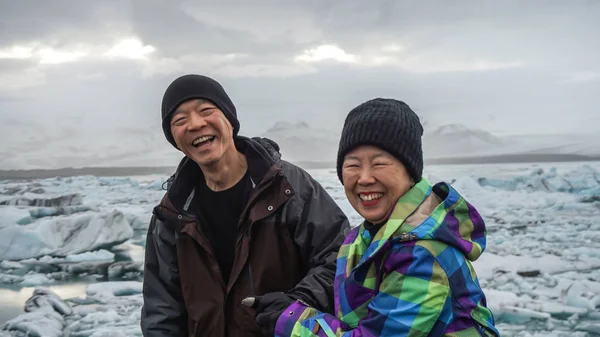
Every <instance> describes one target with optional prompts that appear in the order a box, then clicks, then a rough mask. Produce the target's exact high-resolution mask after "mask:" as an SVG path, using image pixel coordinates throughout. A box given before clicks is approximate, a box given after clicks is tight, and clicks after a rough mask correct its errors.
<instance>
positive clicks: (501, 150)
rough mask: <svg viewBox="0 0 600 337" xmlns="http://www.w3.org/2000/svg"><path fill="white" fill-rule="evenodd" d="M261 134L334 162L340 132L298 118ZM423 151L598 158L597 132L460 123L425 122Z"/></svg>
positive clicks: (434, 155)
mask: <svg viewBox="0 0 600 337" xmlns="http://www.w3.org/2000/svg"><path fill="white" fill-rule="evenodd" d="M261 136H263V137H268V138H271V139H273V140H275V141H276V142H277V143H278V144H279V145H280V147H281V152H282V153H283V156H284V159H287V160H291V161H303V162H306V161H309V162H327V163H335V158H336V155H337V148H338V142H339V136H340V133H339V131H338V132H335V131H332V130H329V129H325V128H314V127H311V126H310V125H308V123H306V122H303V121H300V122H297V123H289V122H278V123H275V124H274V125H273V126H272V127H271V128H270V129H268V130H267V131H266V132H265V133H263V134H262V135H261ZM423 151H424V156H425V158H426V159H439V158H448V159H451V158H465V157H494V156H496V157H497V156H514V155H519V156H521V157H520V158H522V159H523V160H527V155H528V154H531V155H546V158H547V159H544V160H552V156H558V157H560V156H562V155H579V156H590V157H600V135H593V134H592V135H589V134H588V135H585V134H583V135H582V134H578V135H548V136H538V135H525V136H498V135H494V134H492V133H490V132H488V131H485V130H481V129H476V128H470V127H467V126H465V125H462V124H445V125H439V126H435V125H431V124H429V125H427V127H426V128H425V133H424V135H423ZM558 157H557V159H556V160H559V159H558ZM532 158H533V156H532ZM511 160H520V159H511ZM535 160H540V157H539V156H537V157H535Z"/></svg>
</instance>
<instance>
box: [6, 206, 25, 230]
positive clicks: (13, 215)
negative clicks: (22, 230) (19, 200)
mask: <svg viewBox="0 0 600 337" xmlns="http://www.w3.org/2000/svg"><path fill="white" fill-rule="evenodd" d="M32 221H33V220H32V218H31V214H29V211H27V210H26V209H24V208H19V207H15V206H0V228H4V227H9V226H14V225H26V224H28V223H31V222H32Z"/></svg>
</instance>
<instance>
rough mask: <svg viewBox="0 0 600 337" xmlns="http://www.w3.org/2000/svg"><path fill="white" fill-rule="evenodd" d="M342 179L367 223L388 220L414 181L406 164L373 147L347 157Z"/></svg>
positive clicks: (353, 151)
mask: <svg viewBox="0 0 600 337" xmlns="http://www.w3.org/2000/svg"><path fill="white" fill-rule="evenodd" d="M342 180H343V183H344V191H345V192H346V197H347V198H348V201H349V202H350V204H351V205H352V207H354V209H355V210H356V211H357V212H358V213H359V214H360V215H361V216H362V217H363V218H364V219H365V220H367V221H369V222H371V223H374V224H379V223H383V222H385V221H387V219H388V217H389V215H390V213H391V212H392V210H393V208H394V206H395V205H396V203H397V202H398V199H399V198H400V197H401V196H402V195H403V194H404V193H406V192H407V191H408V190H409V189H410V188H411V187H412V186H413V182H412V179H411V178H410V176H409V175H408V172H407V171H406V168H405V167H404V165H403V164H402V163H401V162H400V161H399V160H398V159H396V157H394V156H392V155H391V154H389V153H388V152H386V151H384V150H382V149H380V148H378V147H375V146H371V145H363V146H359V147H356V148H354V149H353V150H352V151H350V152H348V154H346V156H345V157H344V162H343V164H342Z"/></svg>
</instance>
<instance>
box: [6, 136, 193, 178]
mask: <svg viewBox="0 0 600 337" xmlns="http://www.w3.org/2000/svg"><path fill="white" fill-rule="evenodd" d="M2 131H4V132H3V133H2V135H3V140H4V139H6V142H5V143H4V144H2V147H0V169H3V170H10V169H56V168H63V167H86V166H176V165H177V163H178V161H179V159H180V158H181V157H182V154H181V152H179V151H177V150H175V149H174V148H173V147H172V146H171V145H170V144H169V143H167V142H166V140H165V138H164V136H163V134H162V131H161V128H160V126H159V125H154V126H150V127H128V128H124V127H121V128H112V129H101V128H96V129H87V130H86V131H85V132H83V131H81V130H80V129H77V128H72V127H43V126H37V127H32V128H22V129H18V130H17V129H11V128H0V132H2ZM4 136H5V137H4Z"/></svg>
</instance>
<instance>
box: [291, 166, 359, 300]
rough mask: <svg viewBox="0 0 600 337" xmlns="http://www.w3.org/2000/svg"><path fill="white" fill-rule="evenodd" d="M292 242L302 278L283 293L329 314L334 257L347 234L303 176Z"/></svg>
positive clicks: (324, 196) (327, 199)
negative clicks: (298, 254)
mask: <svg viewBox="0 0 600 337" xmlns="http://www.w3.org/2000/svg"><path fill="white" fill-rule="evenodd" d="M303 173H304V174H302V175H301V178H302V179H301V181H300V184H302V186H304V188H302V190H301V195H300V198H299V201H300V204H299V205H298V206H299V215H297V217H298V222H297V224H296V226H295V229H294V233H293V236H294V240H295V242H296V244H297V246H298V248H299V251H300V255H301V256H302V259H303V261H304V266H305V270H307V273H306V276H305V277H304V278H303V279H302V280H301V281H300V282H299V283H298V284H297V285H296V287H294V288H293V289H291V290H290V291H288V292H287V293H288V294H290V295H291V296H292V297H294V298H296V299H301V300H303V301H305V302H307V303H309V304H310V305H311V306H313V307H315V308H318V309H319V310H321V311H324V312H333V283H334V277H335V266H336V259H337V254H338V251H339V249H340V246H341V245H342V243H343V241H344V239H345V237H346V235H347V234H348V232H349V231H350V225H349V223H348V218H347V217H346V215H345V214H344V212H343V211H342V210H341V209H340V207H339V206H338V205H337V203H336V202H335V201H334V200H333V198H332V197H331V196H330V195H329V194H328V193H327V192H326V191H325V189H324V188H323V187H322V186H321V185H320V184H319V183H318V182H317V181H316V180H314V178H312V177H311V176H310V175H309V174H308V173H305V172H303Z"/></svg>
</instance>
